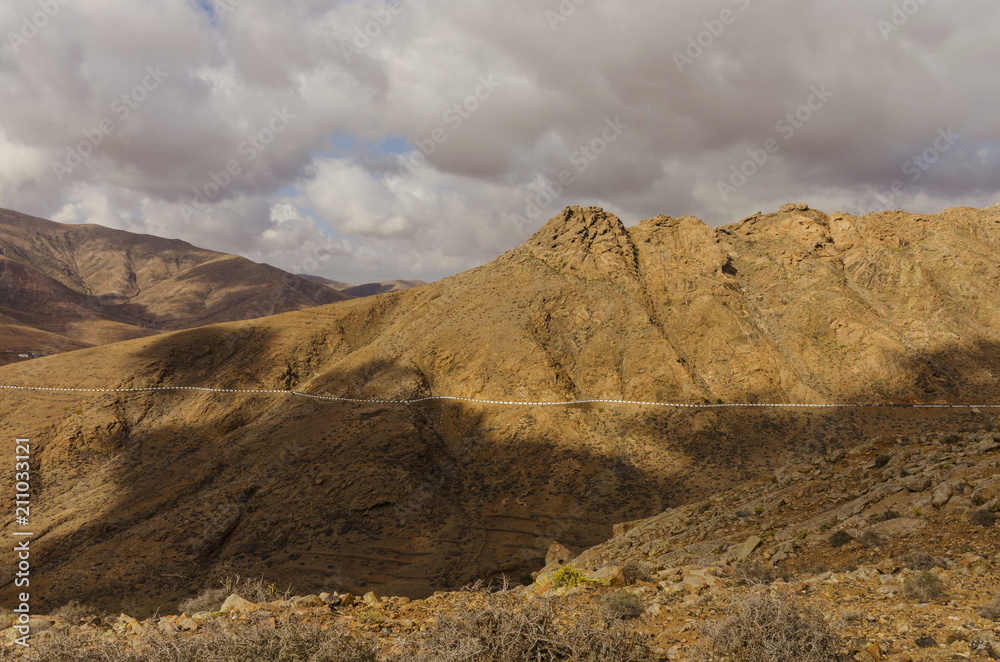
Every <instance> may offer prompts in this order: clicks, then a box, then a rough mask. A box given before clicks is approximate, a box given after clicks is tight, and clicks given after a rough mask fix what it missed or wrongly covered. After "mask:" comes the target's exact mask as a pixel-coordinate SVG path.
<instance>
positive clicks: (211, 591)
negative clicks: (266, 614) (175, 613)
mask: <svg viewBox="0 0 1000 662" xmlns="http://www.w3.org/2000/svg"><path fill="white" fill-rule="evenodd" d="M220 584H221V586H219V587H218V588H207V589H205V590H204V591H202V592H201V593H199V594H198V595H197V596H195V597H193V598H189V599H188V600H185V601H184V602H182V603H180V605H178V608H179V609H180V610H181V611H182V612H187V613H189V614H196V613H198V612H203V611H218V609H219V607H221V606H222V603H223V602H225V600H226V598H228V597H229V596H230V595H232V594H233V593H235V594H236V595H238V596H240V597H241V598H243V599H244V600H249V601H250V602H254V603H261V602H271V601H273V600H278V599H280V598H281V597H283V596H282V595H281V594H279V593H278V585H277V584H275V583H273V582H269V581H267V580H265V579H264V578H263V577H255V578H252V579H251V578H249V577H241V576H240V575H235V576H233V577H226V578H225V579H223V580H222V581H221V582H220ZM287 594H288V592H287V591H286V592H285V597H287Z"/></svg>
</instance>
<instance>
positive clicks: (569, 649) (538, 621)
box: [401, 591, 653, 662]
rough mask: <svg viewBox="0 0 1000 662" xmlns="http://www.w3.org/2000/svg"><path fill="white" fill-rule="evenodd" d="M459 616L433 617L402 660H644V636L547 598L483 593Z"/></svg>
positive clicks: (649, 656) (647, 653)
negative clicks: (571, 610) (564, 608)
mask: <svg viewBox="0 0 1000 662" xmlns="http://www.w3.org/2000/svg"><path fill="white" fill-rule="evenodd" d="M479 597H480V600H481V602H482V604H476V605H475V608H470V609H468V610H467V614H466V615H465V616H464V617H462V618H438V621H437V623H436V625H435V626H434V627H433V628H432V629H431V630H430V631H428V632H426V633H421V635H420V636H421V637H422V638H423V641H421V642H419V643H411V644H409V652H408V653H406V654H405V655H404V657H402V658H401V659H402V660H404V662H520V661H521V660H530V661H531V662H563V661H565V662H571V661H576V660H595V661H596V660H601V661H602V662H647V661H651V660H652V659H653V657H652V653H651V652H650V649H649V646H648V644H647V642H646V638H645V637H643V636H642V635H640V634H638V633H636V632H635V630H634V629H633V628H631V627H630V626H629V625H628V624H627V623H626V622H624V621H622V620H614V621H604V620H602V619H600V618H599V617H598V616H597V614H595V613H593V612H592V611H590V612H580V613H560V612H559V610H558V609H557V603H556V602H554V601H553V600H546V599H541V600H535V601H533V602H524V601H523V600H522V599H521V598H519V597H517V596H514V595H512V594H511V593H509V592H507V591H503V592H498V593H487V594H483V595H481V596H479Z"/></svg>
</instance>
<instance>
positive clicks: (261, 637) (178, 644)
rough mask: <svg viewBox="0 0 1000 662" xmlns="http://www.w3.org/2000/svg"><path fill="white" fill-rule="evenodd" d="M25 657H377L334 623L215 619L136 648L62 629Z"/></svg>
mask: <svg viewBox="0 0 1000 662" xmlns="http://www.w3.org/2000/svg"><path fill="white" fill-rule="evenodd" d="M19 659H20V660H22V661H23V662H29V661H30V662H320V661H321V662H376V660H377V659H378V658H377V656H376V654H375V650H374V648H372V647H371V646H370V645H369V644H366V643H362V642H359V641H355V640H353V639H351V638H350V637H349V636H347V635H346V634H345V633H344V631H341V630H338V629H336V628H335V627H331V628H330V629H329V630H327V631H326V632H324V631H322V630H320V629H319V626H317V625H312V624H307V623H292V624H288V625H282V626H281V627H279V628H277V629H274V630H268V629H263V628H257V627H252V626H237V625H231V626H229V627H225V626H223V625H220V624H218V623H214V622H212V621H209V622H208V623H206V625H205V626H203V628H201V629H200V630H199V631H198V633H197V634H196V635H195V636H194V637H191V638H190V639H188V638H183V637H178V636H177V635H168V634H162V633H160V632H158V631H156V630H152V631H151V632H149V633H147V634H146V635H144V636H143V637H142V638H141V639H140V640H139V642H138V645H137V647H136V648H133V647H132V646H131V645H129V644H127V643H124V642H122V641H119V640H107V639H100V638H94V639H90V638H87V637H86V636H83V635H75V636H72V635H68V634H61V635H59V636H56V637H55V638H53V639H51V640H49V641H45V642H41V643H37V644H33V645H32V646H31V648H30V649H29V651H28V653H27V654H26V655H24V656H22V657H21V658H19Z"/></svg>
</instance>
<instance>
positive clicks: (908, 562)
mask: <svg viewBox="0 0 1000 662" xmlns="http://www.w3.org/2000/svg"><path fill="white" fill-rule="evenodd" d="M899 565H900V566H901V567H903V568H909V569H910V570H931V569H933V568H947V567H948V562H947V561H946V560H944V559H942V558H938V557H935V556H931V555H930V554H928V553H927V552H910V553H909V554H907V555H906V556H904V557H903V558H901V559H900V560H899Z"/></svg>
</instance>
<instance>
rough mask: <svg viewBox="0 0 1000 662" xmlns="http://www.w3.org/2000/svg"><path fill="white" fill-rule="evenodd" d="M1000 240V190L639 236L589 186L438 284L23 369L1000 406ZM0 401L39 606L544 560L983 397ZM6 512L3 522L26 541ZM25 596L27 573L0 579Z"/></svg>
mask: <svg viewBox="0 0 1000 662" xmlns="http://www.w3.org/2000/svg"><path fill="white" fill-rule="evenodd" d="M998 243H1000V211H998V210H974V209H967V208H956V209H949V210H946V211H945V212H943V213H941V214H937V215H927V216H924V215H913V214H907V213H904V212H886V213H882V214H870V215H866V216H863V217H851V216H847V215H844V214H833V215H830V216H827V215H826V214H823V213H822V212H818V211H815V210H809V209H807V208H805V207H804V206H803V205H798V206H796V205H792V206H787V207H785V208H783V209H782V211H780V212H779V213H776V214H771V215H762V216H755V217H752V218H749V219H745V220H744V221H741V222H740V223H736V224H733V225H729V226H725V227H722V228H710V227H708V226H706V225H704V224H703V223H702V222H700V221H698V220H697V219H693V218H680V219H672V218H666V217H659V218H656V219H652V220H649V221H643V222H642V223H640V224H639V225H638V226H636V227H633V228H629V229H626V228H625V227H624V226H623V225H622V224H621V222H620V221H619V220H618V219H617V218H615V217H614V216H613V215H611V214H608V213H606V212H604V211H602V210H600V209H595V208H587V209H581V208H569V209H567V210H566V211H565V212H564V213H562V214H560V215H559V216H557V217H556V218H554V219H552V221H550V222H549V223H548V224H547V225H546V226H545V227H544V228H543V229H542V230H540V231H539V232H538V233H536V234H535V235H534V236H533V237H531V239H529V240H528V241H527V242H526V243H525V244H524V245H522V246H521V247H519V248H517V249H515V250H512V251H510V252H508V253H506V254H505V255H503V256H501V257H499V258H497V259H496V260H494V261H493V262H491V263H489V264H487V265H485V266H483V267H480V268H478V269H474V270H471V271H469V272H465V273H463V274H459V275H458V276H455V277H453V278H449V279H446V280H444V281H440V282H438V283H433V284H430V285H427V286H424V287H420V288H417V289H412V290H406V291H403V292H399V293H394V294H388V295H383V296H381V297H376V298H373V299H356V300H352V301H347V302H342V303H338V304H337V305H335V306H328V307H323V308H314V309H310V310H307V311H300V312H291V313H286V314H283V315H278V316H274V317H269V318H264V319H259V320H253V321H246V322H236V323H230V324H221V325H214V326H209V327H203V328H197V329H191V330H187V331H180V332H175V333H170V334H163V335H160V336H157V337H152V338H141V339H137V340H133V341H129V342H124V343H118V344H115V345H111V346H104V347H99V348H91V349H84V350H81V351H78V352H73V353H70V354H64V355H60V356H54V357H46V358H43V359H37V360H32V361H28V362H25V363H21V364H18V365H15V366H8V367H5V368H2V369H0V383H5V384H21V385H40V386H45V385H54V386H62V387H67V386H73V387H85V388H101V387H138V386H147V385H185V386H188V385H204V386H212V387H218V388H234V389H240V388H242V389H255V388H256V389H294V390H297V391H304V392H308V393H316V394H329V395H336V396H345V397H353V398H372V399H410V398H416V397H421V396H426V395H432V394H434V395H454V396H463V397H469V398H481V399H491V400H492V399H502V400H523V401H561V400H567V399H585V398H609V399H628V400H644V401H655V402H682V403H712V402H716V401H725V402H743V403H755V402H757V403H759V402H797V403H822V402H845V403H882V402H895V403H918V402H935V403H948V402H968V401H989V402H1000V398H998V396H1000V386H998V383H997V378H996V376H995V374H994V373H995V371H996V370H997V369H998V368H997V367H996V366H997V365H998V362H997V359H998V357H1000V351H998V348H1000V328H998V326H1000V316H998V315H997V303H998V300H997V295H996V292H997V291H998V289H997V286H998V283H1000V264H998V262H997V260H996V254H997V249H998ZM0 406H2V410H3V412H4V417H3V422H2V424H0V427H2V430H3V434H6V435H7V436H8V437H10V438H13V437H14V436H15V435H16V436H27V437H31V438H32V439H33V440H34V444H35V446H34V448H35V450H34V453H33V455H34V460H33V461H34V462H35V472H36V474H35V475H36V477H37V483H36V484H34V485H33V489H34V497H33V499H34V501H33V504H32V507H33V523H32V525H33V527H34V528H35V533H36V536H37V537H36V541H35V549H37V558H36V559H35V561H34V562H35V563H37V565H36V575H34V576H33V580H32V581H33V584H35V583H37V586H38V589H37V590H38V595H39V596H42V597H41V598H40V600H43V601H44V603H45V604H50V605H52V606H55V605H58V604H62V603H64V602H66V601H67V600H69V599H71V598H77V599H84V600H88V601H92V602H97V603H100V604H103V605H106V606H111V605H113V604H117V601H118V600H119V599H120V597H121V596H123V595H129V596H136V597H134V599H135V600H137V601H138V603H136V604H134V605H133V607H134V608H133V610H132V611H133V612H135V613H141V612H142V611H143V610H152V609H155V608H156V607H161V606H167V605H173V604H176V602H177V600H179V599H181V598H183V597H185V596H187V595H190V594H191V593H192V592H196V591H197V590H199V589H200V588H201V587H204V586H205V585H207V584H210V583H211V582H212V580H213V578H218V577H220V576H222V575H224V574H227V573H232V572H241V573H243V574H244V575H260V574H266V575H267V576H269V577H273V578H274V579H275V580H277V581H279V582H280V583H282V584H283V585H284V584H291V585H292V586H293V588H294V589H295V590H301V591H309V590H313V589H314V588H323V587H326V588H327V589H328V590H329V589H332V588H338V589H343V590H351V591H362V592H363V590H367V589H369V588H376V589H378V590H380V591H383V592H387V593H397V594H402V595H407V596H409V597H418V596H421V595H427V594H428V593H430V592H432V591H434V590H436V589H443V588H449V587H455V586H460V585H462V584H464V583H465V582H467V581H468V580H470V579H472V578H475V577H482V576H487V575H490V574H493V573H498V572H507V573H513V574H518V573H523V572H526V571H528V570H531V569H536V568H537V567H538V566H539V565H540V563H539V562H540V561H541V560H542V559H544V556H545V552H546V550H547V549H548V546H549V543H550V542H551V541H552V540H553V539H559V540H560V541H563V542H564V543H565V544H567V545H568V546H570V547H573V548H576V549H580V548H583V547H587V546H590V545H593V544H596V543H598V542H600V541H601V540H604V539H606V538H607V537H608V536H609V535H610V533H611V529H612V525H613V524H615V523H617V522H621V521H626V520H635V519H638V518H641V517H646V516H650V515H653V514H655V513H658V512H660V511H662V510H663V509H664V508H667V507H673V506H678V505H681V504H684V503H690V502H694V501H697V500H700V499H704V498H705V497H706V496H707V495H710V494H714V493H716V492H718V491H719V490H722V489H725V488H728V487H732V486H734V485H737V484H739V483H740V482H742V481H745V480H748V479H751V478H753V477H754V476H757V475H760V474H761V473H762V472H765V471H768V470H770V469H773V468H775V467H777V466H780V465H781V464H782V463H783V462H785V461H786V460H787V459H789V457H791V456H794V454H795V453H797V452H804V451H808V450H822V449H825V448H828V447H829V448H834V447H841V446H843V447H847V446H851V445H853V444H854V443H856V442H857V441H858V440H860V439H863V438H865V437H866V436H868V435H872V434H893V435H896V434H899V435H914V434H919V433H921V431H923V430H926V429H940V428H941V427H942V426H947V425H954V426H958V425H973V424H976V423H981V422H982V421H983V420H984V418H985V416H986V414H984V413H980V412H976V411H969V410H950V409H934V410H925V409H901V408H857V409H816V410H769V409H721V408H720V409H707V410H678V409H671V408H662V407H649V406H635V405H612V404H604V405H593V406H575V407H569V408H546V407H534V406H514V407H510V406H496V405H482V404H472V403H454V402H448V403H440V402H436V403H424V404H421V405H414V406H402V405H395V404H346V403H331V402H317V401H309V400H305V399H301V398H297V397H292V396H288V395H239V394H207V393H190V392H169V393H158V394H128V395H126V394H89V393H85V394H71V393H57V394H54V393H32V394H31V395H30V397H26V395H25V393H24V392H3V393H2V394H0ZM9 458H10V455H7V456H2V455H0V471H3V472H7V473H9V471H10V469H11V467H10V466H9V462H10V461H11V460H10V459H9ZM9 505H11V504H9ZM5 512H8V513H12V512H13V511H12V507H11V508H8V509H7V510H6V511H5ZM12 527H13V524H12V520H11V515H8V516H7V519H5V520H4V521H3V532H4V535H7V534H9V532H10V531H11V530H12ZM12 590H13V587H12V586H11V584H10V577H9V576H8V577H7V578H6V581H5V583H4V584H3V591H2V593H3V597H7V596H9V594H10V593H11V591H12Z"/></svg>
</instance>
